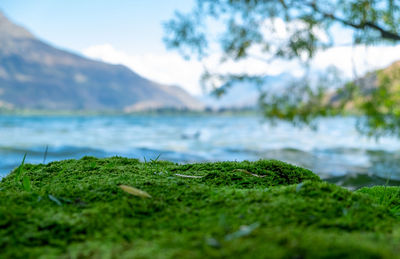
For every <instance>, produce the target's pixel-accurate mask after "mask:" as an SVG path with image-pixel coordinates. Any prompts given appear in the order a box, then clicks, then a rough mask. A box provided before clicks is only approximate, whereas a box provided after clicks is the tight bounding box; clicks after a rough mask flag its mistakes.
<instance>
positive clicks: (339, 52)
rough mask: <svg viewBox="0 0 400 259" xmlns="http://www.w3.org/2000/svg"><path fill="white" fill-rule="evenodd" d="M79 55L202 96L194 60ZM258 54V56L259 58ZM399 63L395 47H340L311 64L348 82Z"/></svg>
mask: <svg viewBox="0 0 400 259" xmlns="http://www.w3.org/2000/svg"><path fill="white" fill-rule="evenodd" d="M82 53H83V54H84V55H85V56H87V57H90V58H94V59H98V60H102V61H104V62H109V63H113V64H123V65H126V66H127V67H129V68H131V69H132V70H133V71H135V72H136V73H138V74H140V75H142V76H144V77H146V78H149V79H151V80H154V81H157V82H160V83H164V84H171V85H179V86H181V87H183V88H184V89H185V90H187V91H188V92H190V93H191V94H194V95H200V94H202V89H201V87H200V84H199V79H200V76H201V74H202V72H203V67H204V66H203V64H202V63H201V62H199V61H196V60H189V61H188V60H184V59H183V58H182V57H181V56H180V55H179V54H177V53H172V52H171V53H169V52H165V53H161V54H160V53H158V54H154V53H143V54H140V55H130V54H127V53H124V52H122V51H119V50H116V49H115V48H114V47H113V46H112V45H110V44H102V45H95V46H91V47H88V48H86V49H84V50H83V51H82ZM261 54H262V53H259V55H261ZM396 60H400V45H397V46H373V47H366V46H357V47H352V46H341V47H333V48H330V49H327V50H324V51H320V52H319V53H317V55H316V56H315V58H314V60H313V61H312V68H313V69H316V70H322V69H325V68H327V67H329V66H332V65H333V66H336V67H338V68H339V69H340V70H341V71H342V72H343V73H344V76H346V78H352V77H353V76H354V71H356V73H357V75H358V76H361V75H363V74H364V73H366V72H368V71H371V70H374V69H379V68H383V67H385V66H388V65H390V64H391V63H392V62H394V61H396ZM204 65H205V66H206V67H207V68H208V69H210V70H211V71H214V72H221V73H224V72H229V73H248V74H251V75H278V74H281V73H291V74H293V75H294V76H299V75H300V74H301V72H302V70H303V68H302V66H301V65H300V64H299V63H298V62H296V61H284V60H273V61H272V62H265V61H263V60H260V59H255V58H250V59H247V60H243V61H241V62H234V61H228V62H226V63H224V64H221V63H220V55H219V54H213V55H211V56H210V57H208V58H207V59H206V60H204Z"/></svg>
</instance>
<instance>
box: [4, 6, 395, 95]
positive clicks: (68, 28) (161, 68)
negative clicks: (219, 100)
mask: <svg viewBox="0 0 400 259" xmlns="http://www.w3.org/2000/svg"><path fill="white" fill-rule="evenodd" d="M193 6H194V0H112V1H110V0H57V1H54V0H1V1H0V10H1V11H2V12H4V13H5V15H6V16H7V17H9V18H10V19H11V20H12V21H14V22H15V23H17V24H19V25H22V26H24V27H25V28H27V29H28V30H29V31H30V32H32V33H33V34H34V35H36V36H37V37H38V38H40V39H41V40H44V41H45V42H47V43H49V44H51V45H53V46H56V47H59V48H62V49H65V50H68V51H72V52H74V53H77V54H80V55H84V56H87V57H90V58H93V59H97V60H102V61H106V62H110V63H114V64H124V65H126V66H128V67H129V68H131V69H132V70H134V71H135V72H137V73H139V74H140V75H142V76H144V77H147V78H149V79H151V80H154V81H157V82H160V83H165V84H174V85H179V86H181V87H183V88H184V89H186V90H187V91H189V92H190V93H192V94H194V95H200V94H202V89H201V87H200V85H199V77H200V76H201V73H202V71H203V64H202V63H200V62H199V61H197V60H189V61H187V60H184V59H183V58H182V57H181V56H180V55H179V54H178V53H177V52H176V51H170V50H167V49H166V48H165V45H164V43H163V41H162V38H163V35H164V32H163V27H162V23H163V22H165V21H167V20H168V19H170V18H172V17H173V14H174V11H175V10H179V11H182V12H188V11H190V10H191V8H192V7H193ZM335 35H337V38H339V39H344V42H346V40H347V39H349V37H350V36H349V34H348V32H346V31H344V30H342V29H337V30H336V31H335ZM218 58H219V53H215V54H213V55H211V57H210V58H208V59H207V60H205V63H206V65H207V66H208V67H211V68H214V69H215V70H218V71H222V72H224V71H230V72H232V71H234V72H240V71H246V72H249V73H260V72H264V73H266V74H269V75H277V74H280V73H284V72H289V73H292V74H295V75H296V74H298V73H299V71H300V68H299V65H298V64H296V63H294V62H282V61H274V62H271V63H268V64H267V63H264V62H261V61H260V60H248V61H246V62H243V63H241V64H234V63H233V62H231V63H228V64H225V65H224V66H223V67H222V66H219V63H218V60H219V59H218ZM396 60H400V45H396V46H376V47H369V48H365V47H363V46H359V47H351V46H348V45H347V46H337V47H334V48H331V49H328V50H326V51H323V52H321V53H319V54H318V55H317V56H316V58H315V60H314V61H313V66H314V67H316V68H319V69H323V68H326V67H328V66H330V65H335V66H337V67H339V68H340V69H341V70H343V73H344V76H346V77H348V78H351V77H352V76H354V71H356V73H357V74H358V75H362V74H363V73H365V72H367V71H369V70H372V69H377V68H381V67H385V66H387V65H389V64H391V63H392V62H394V61H396Z"/></svg>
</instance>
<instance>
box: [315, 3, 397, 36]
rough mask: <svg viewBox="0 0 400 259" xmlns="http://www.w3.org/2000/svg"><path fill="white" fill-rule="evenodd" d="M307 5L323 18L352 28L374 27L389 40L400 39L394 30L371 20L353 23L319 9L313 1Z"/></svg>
mask: <svg viewBox="0 0 400 259" xmlns="http://www.w3.org/2000/svg"><path fill="white" fill-rule="evenodd" d="M308 5H309V6H311V8H312V9H313V10H314V11H315V12H317V13H320V14H322V15H323V16H324V17H325V18H328V19H331V20H334V21H337V22H340V23H342V24H344V25H347V26H350V27H353V28H355V29H361V30H363V29H366V28H367V27H369V28H371V29H374V30H376V31H379V32H380V34H381V37H382V38H383V39H389V40H394V41H400V34H398V33H395V32H392V31H389V30H386V29H384V28H382V27H381V26H379V25H378V24H376V23H373V22H371V21H365V22H362V23H358V24H357V23H353V22H351V21H348V20H345V19H343V18H340V17H337V16H335V15H334V14H332V13H327V12H324V11H322V10H320V9H319V8H318V7H317V5H316V3H315V1H313V2H312V3H308Z"/></svg>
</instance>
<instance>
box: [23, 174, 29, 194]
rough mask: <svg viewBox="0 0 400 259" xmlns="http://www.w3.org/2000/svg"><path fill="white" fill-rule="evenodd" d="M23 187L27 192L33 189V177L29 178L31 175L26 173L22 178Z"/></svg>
mask: <svg viewBox="0 0 400 259" xmlns="http://www.w3.org/2000/svg"><path fill="white" fill-rule="evenodd" d="M22 187H23V188H24V190H25V191H27V192H30V191H31V179H29V176H27V175H24V177H23V178H22Z"/></svg>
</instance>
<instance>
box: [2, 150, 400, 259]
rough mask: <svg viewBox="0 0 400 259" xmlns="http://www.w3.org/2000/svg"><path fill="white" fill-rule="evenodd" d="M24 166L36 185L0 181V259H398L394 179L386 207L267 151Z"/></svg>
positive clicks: (367, 193) (376, 195)
mask: <svg viewBox="0 0 400 259" xmlns="http://www.w3.org/2000/svg"><path fill="white" fill-rule="evenodd" d="M24 170H25V172H26V173H28V174H29V176H30V179H31V188H32V192H21V191H20V187H19V186H16V185H15V182H14V177H15V176H16V174H17V173H18V170H14V171H13V172H12V173H11V174H10V175H9V176H7V177H5V178H3V179H2V181H1V182H0V215H1V217H0V257H2V258H3V257H4V258H27V257H28V258H38V257H40V258H87V257H90V258H116V257H118V258H216V257H218V258H221V257H225V258H294V257H296V258H326V257H329V258H399V248H398V242H399V241H400V225H399V218H398V216H397V214H396V213H394V212H393V208H394V207H396V206H397V203H398V202H397V201H399V200H400V199H399V198H398V194H399V191H398V190H399V189H398V188H395V187H389V188H388V192H387V193H388V194H390V195H391V196H390V197H393V198H390V199H387V201H388V202H387V203H385V204H381V202H380V200H381V199H380V196H381V194H380V193H381V192H375V190H378V188H376V187H375V188H371V189H368V188H365V189H362V190H360V191H358V192H355V193H354V192H351V191H349V190H347V189H344V188H341V187H339V186H336V185H333V184H329V183H326V182H323V181H321V180H320V179H319V177H318V176H316V175H315V174H313V173H312V172H311V171H309V170H306V169H303V168H299V167H296V166H292V165H289V164H286V163H283V162H279V161H266V160H260V161H257V162H247V161H244V162H218V163H199V164H186V165H178V164H174V163H171V162H164V161H160V160H157V161H156V160H155V159H154V160H153V161H148V162H147V163H146V164H145V163H141V162H140V161H138V160H136V159H127V158H121V157H113V158H107V159H97V158H93V157H84V158H82V159H81V160H65V161H60V162H52V163H49V164H47V165H43V164H41V165H30V164H26V165H25V166H24ZM183 175H186V176H196V177H182V176H183ZM121 185H125V186H130V187H132V188H137V190H140V191H143V192H146V193H148V194H149V195H151V198H143V197H138V196H137V195H132V193H131V192H126V190H125V191H124V190H123V189H122V188H121V187H120V186H121ZM128 190H129V189H128ZM137 190H135V191H134V193H136V192H137ZM389 200H390V202H389Z"/></svg>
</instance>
